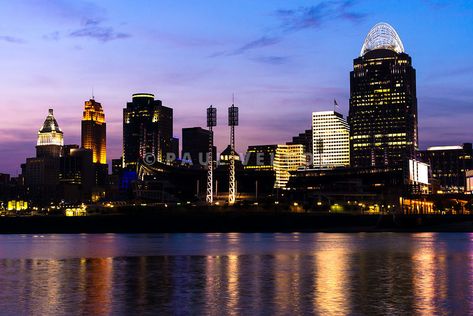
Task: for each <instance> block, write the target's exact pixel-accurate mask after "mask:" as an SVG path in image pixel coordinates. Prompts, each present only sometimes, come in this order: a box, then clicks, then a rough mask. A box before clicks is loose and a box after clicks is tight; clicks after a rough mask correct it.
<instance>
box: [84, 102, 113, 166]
mask: <svg viewBox="0 0 473 316" xmlns="http://www.w3.org/2000/svg"><path fill="white" fill-rule="evenodd" d="M81 147H83V148H85V149H90V150H92V162H93V163H94V164H96V163H100V164H106V163H107V151H106V149H107V124H106V122H105V114H104V112H103V109H102V105H101V104H100V103H99V102H97V101H95V100H94V99H90V100H89V101H85V107H84V112H83V117H82V133H81Z"/></svg>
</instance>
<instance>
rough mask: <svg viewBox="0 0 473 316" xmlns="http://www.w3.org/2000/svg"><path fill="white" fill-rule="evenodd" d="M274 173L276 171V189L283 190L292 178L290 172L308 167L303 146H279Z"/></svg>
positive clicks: (275, 157) (274, 163)
mask: <svg viewBox="0 0 473 316" xmlns="http://www.w3.org/2000/svg"><path fill="white" fill-rule="evenodd" d="M273 166H274V171H276V182H275V184H274V186H275V188H278V189H283V188H285V187H286V184H287V182H288V181H289V178H290V176H291V174H290V172H291V171H295V170H297V169H299V168H301V167H305V166H306V156H305V154H304V146H303V145H277V148H276V152H275V155H274V162H273Z"/></svg>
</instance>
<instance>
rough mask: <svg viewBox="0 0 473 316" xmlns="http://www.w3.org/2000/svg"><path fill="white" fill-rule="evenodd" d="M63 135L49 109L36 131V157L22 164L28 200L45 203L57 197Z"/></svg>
mask: <svg viewBox="0 0 473 316" xmlns="http://www.w3.org/2000/svg"><path fill="white" fill-rule="evenodd" d="M63 146H64V135H63V132H62V131H61V129H60V128H59V124H58V123H57V121H56V119H55V117H54V113H53V110H52V109H50V110H49V113H48V116H47V117H46V119H45V121H44V123H43V125H42V126H41V128H40V129H39V131H38V139H37V142H36V157H33V158H27V159H26V163H24V164H22V166H21V168H22V177H23V178H24V184H25V190H26V194H27V196H28V197H29V199H30V200H33V201H35V202H37V203H39V204H45V203H47V202H49V201H52V200H54V199H56V198H57V197H58V194H57V185H58V183H59V160H60V157H61V156H62V154H63Z"/></svg>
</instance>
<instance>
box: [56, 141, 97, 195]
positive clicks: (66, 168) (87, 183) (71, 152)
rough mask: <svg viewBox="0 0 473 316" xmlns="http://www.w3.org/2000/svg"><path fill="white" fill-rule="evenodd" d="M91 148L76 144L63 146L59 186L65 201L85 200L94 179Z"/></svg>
mask: <svg viewBox="0 0 473 316" xmlns="http://www.w3.org/2000/svg"><path fill="white" fill-rule="evenodd" d="M94 165H95V164H94V163H93V150H92V149H85V148H79V146H78V145H66V146H64V155H63V156H62V157H61V158H60V160H59V187H60V190H59V191H60V194H61V198H62V199H63V200H65V201H66V202H87V201H90V200H91V194H92V190H93V187H94V185H95V184H96V180H95V168H94Z"/></svg>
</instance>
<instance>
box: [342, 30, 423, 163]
mask: <svg viewBox="0 0 473 316" xmlns="http://www.w3.org/2000/svg"><path fill="white" fill-rule="evenodd" d="M353 67H354V69H353V71H352V72H351V73H350V111H349V116H348V123H349V125H350V161H351V166H352V167H371V166H372V167H383V166H390V167H395V166H401V165H404V163H405V162H406V160H408V159H410V158H414V157H415V153H416V150H417V148H418V135H417V97H416V72H415V69H414V68H413V67H412V60H411V57H410V56H409V55H408V54H406V53H405V52H404V46H403V44H402V42H401V39H400V38H399V35H398V34H397V33H396V31H395V30H394V29H393V28H392V27H391V26H390V25H389V24H387V23H378V24H376V25H375V26H374V27H373V28H372V29H371V30H370V32H369V33H368V35H367V36H366V39H365V41H364V43H363V47H362V49H361V53H360V57H358V58H356V59H355V60H354V62H353Z"/></svg>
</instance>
